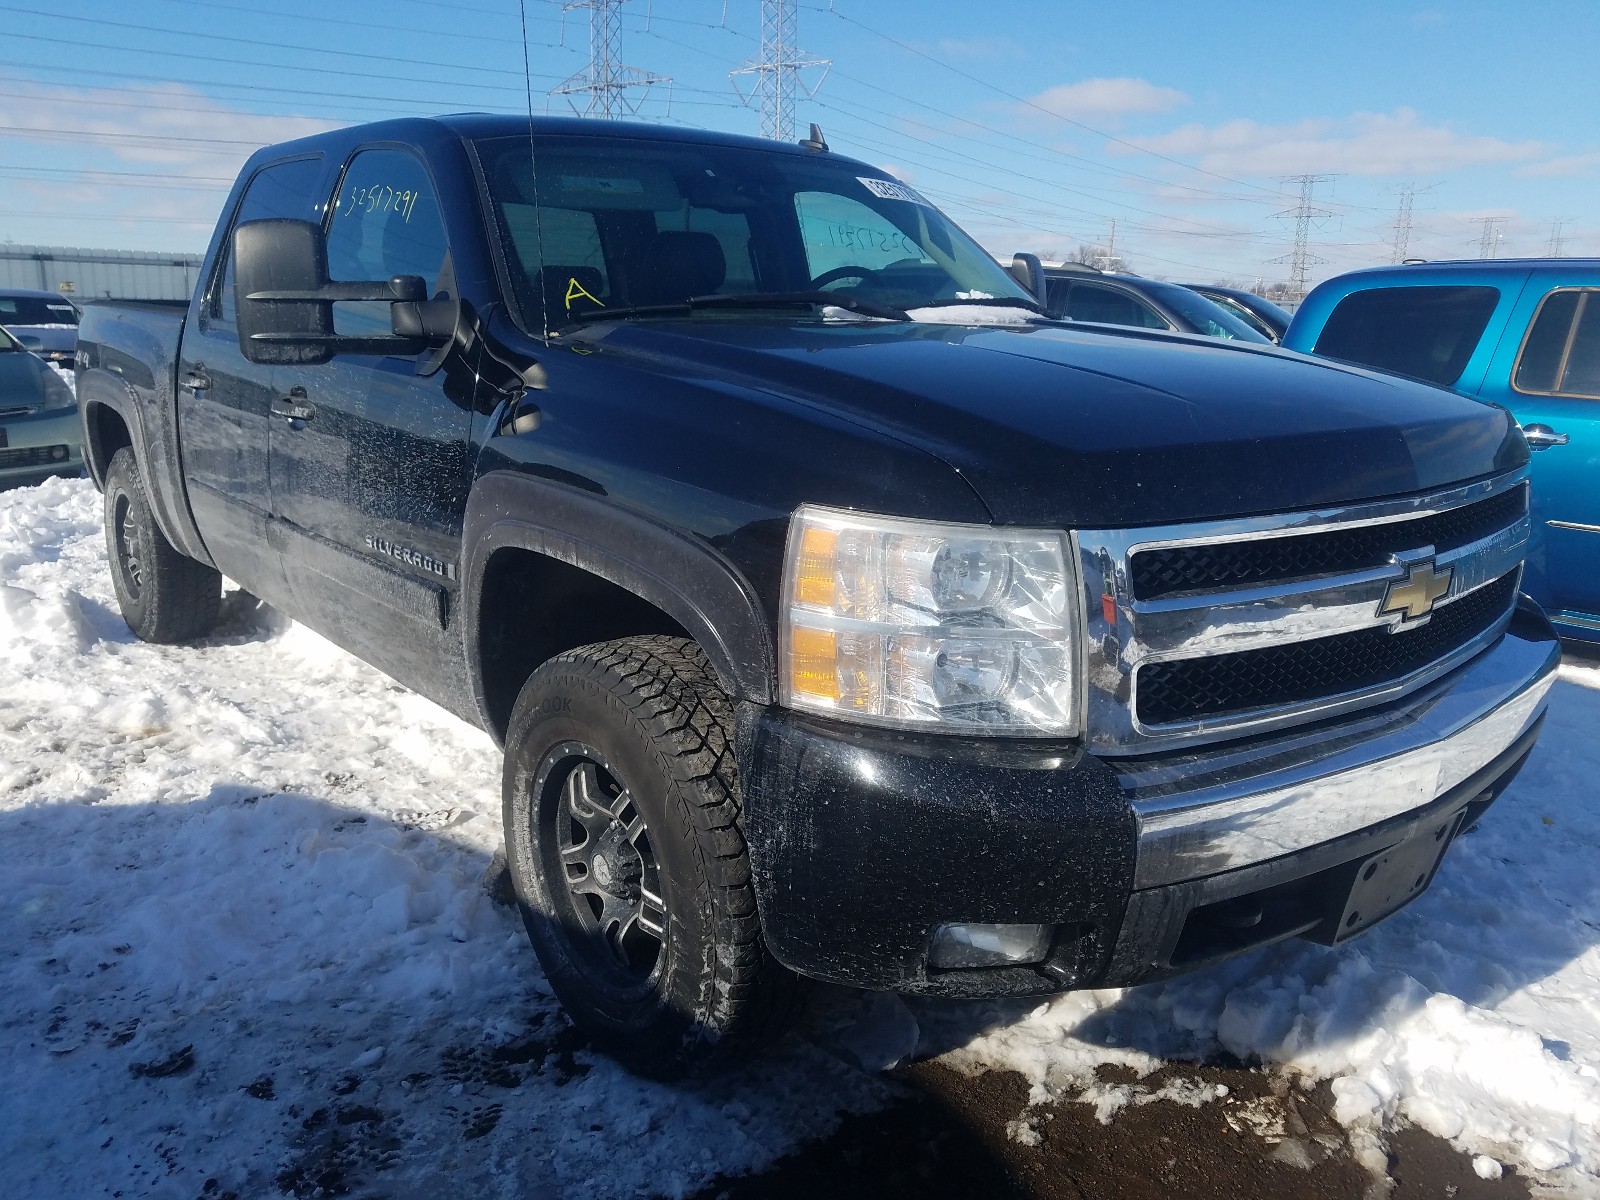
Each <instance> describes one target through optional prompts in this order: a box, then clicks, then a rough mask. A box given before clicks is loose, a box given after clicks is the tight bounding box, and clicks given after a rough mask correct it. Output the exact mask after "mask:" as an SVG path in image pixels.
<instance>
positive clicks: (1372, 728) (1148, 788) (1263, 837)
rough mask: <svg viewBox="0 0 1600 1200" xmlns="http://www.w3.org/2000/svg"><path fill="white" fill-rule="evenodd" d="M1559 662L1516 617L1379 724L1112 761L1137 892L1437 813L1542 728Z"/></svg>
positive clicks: (1531, 618)
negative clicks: (1433, 809) (1132, 843)
mask: <svg viewBox="0 0 1600 1200" xmlns="http://www.w3.org/2000/svg"><path fill="white" fill-rule="evenodd" d="M1560 658H1561V649H1560V644H1559V643H1558V642H1557V641H1556V640H1555V636H1554V632H1553V631H1552V630H1551V629H1550V627H1549V625H1548V623H1547V622H1545V621H1544V619H1543V617H1542V616H1540V615H1538V614H1537V610H1534V609H1531V608H1519V609H1518V611H1517V613H1516V616H1515V618H1514V619H1513V621H1512V624H1511V627H1510V629H1509V630H1508V631H1507V632H1506V633H1505V634H1504V636H1502V637H1501V638H1500V639H1499V641H1497V642H1496V643H1495V644H1494V645H1493V646H1492V647H1490V648H1489V649H1488V650H1485V651H1484V652H1483V653H1482V654H1480V655H1479V656H1478V657H1477V658H1475V659H1473V660H1472V661H1471V662H1469V663H1468V664H1466V665H1465V666H1463V667H1461V668H1459V669H1458V670H1457V671H1455V672H1453V673H1452V674H1450V675H1448V676H1446V677H1445V678H1443V679H1441V680H1439V681H1437V682H1436V683H1434V684H1433V685H1432V686H1430V687H1429V688H1427V689H1426V690H1425V691H1421V692H1417V693H1415V694H1413V695H1411V696H1409V697H1407V699H1406V700H1405V701H1404V702H1403V703H1402V704H1400V705H1397V706H1394V707H1391V708H1388V709H1386V710H1384V711H1382V712H1378V713H1366V714H1362V715H1361V716H1359V717H1356V718H1352V719H1347V720H1344V721H1340V722H1337V723H1324V724H1322V725H1319V726H1317V727H1315V728H1313V729H1307V730H1300V731H1297V732H1294V733H1289V734H1285V735H1280V736H1274V737H1269V738H1265V739H1259V740H1255V741H1252V742H1251V743H1249V744H1248V745H1245V746H1234V747H1227V746H1224V747H1217V748H1206V749H1203V750H1198V751H1196V752H1193V753H1190V754H1183V755H1178V754H1166V755H1162V756H1161V757H1159V758H1149V759H1123V760H1117V761H1115V762H1114V763H1113V765H1114V766H1115V768H1116V770H1117V772H1118V776H1119V779H1120V781H1121V783H1122V786H1123V788H1124V789H1125V791H1126V792H1127V794H1128V796H1129V797H1130V799H1131V801H1132V804H1133V808H1134V810H1135V813H1136V814H1137V820H1138V856H1137V860H1136V866H1135V872H1134V887H1135V889H1136V890H1137V889H1141V888H1150V887H1158V886H1161V885H1164V884H1173V883H1180V882H1183V881H1186V880H1193V879H1199V878H1201V877H1204V876H1213V875H1217V874H1219V873H1221V872H1224V871H1230V870H1234V869H1236V868H1240V867H1246V866H1250V865H1252V864H1255V863H1260V862H1265V861H1267V860H1269V859H1275V858H1280V857H1282V856H1284V855H1287V854H1293V853H1295V852H1296V851H1301V850H1305V849H1308V848H1310V847H1313V846H1316V845H1319V844H1321V843H1324V842H1330V841H1333V840H1334V839H1336V838H1340V837H1343V836H1345V835H1347V834H1351V833H1354V832H1357V831H1359V830H1361V829H1365V828H1367V827H1369V826H1373V825H1377V824H1380V823H1381V822H1384V821H1386V820H1389V819H1391V818H1395V817H1399V816H1403V815H1405V814H1406V813H1409V812H1412V811H1414V810H1417V809H1420V808H1423V807H1425V806H1427V805H1429V804H1431V803H1432V802H1433V801H1435V800H1437V799H1438V798H1439V797H1440V796H1443V795H1444V794H1446V793H1447V792H1449V791H1450V790H1451V789H1452V788H1456V787H1459V786H1460V785H1461V784H1462V783H1463V782H1465V781H1466V780H1468V779H1470V778H1471V777H1472V776H1473V775H1474V774H1476V773H1477V772H1479V771H1481V770H1483V769H1484V768H1485V767H1486V766H1488V765H1489V764H1490V763H1492V762H1494V760H1495V759H1496V758H1498V757H1500V756H1501V755H1503V754H1504V753H1505V752H1506V751H1507V750H1508V749H1509V748H1511V747H1512V746H1513V745H1515V744H1516V743H1517V741H1518V740H1519V739H1520V738H1522V737H1523V735H1524V734H1526V733H1527V732H1528V730H1529V729H1530V728H1531V727H1532V726H1533V725H1534V724H1535V722H1537V721H1538V720H1539V718H1540V716H1541V715H1542V713H1543V711H1544V708H1545V704H1546V697H1547V694H1548V693H1549V690H1550V686H1551V684H1552V683H1553V682H1554V680H1555V673H1556V667H1557V665H1558V663H1559V662H1560Z"/></svg>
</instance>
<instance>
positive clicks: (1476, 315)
mask: <svg viewBox="0 0 1600 1200" xmlns="http://www.w3.org/2000/svg"><path fill="white" fill-rule="evenodd" d="M1283 344H1284V346H1286V347H1287V348H1289V349H1291V350H1301V351H1304V352H1306V353H1310V354H1318V355H1322V356H1324V357H1327V358H1335V359H1339V360H1341V361H1343V362H1349V363H1357V364H1360V365H1363V366H1369V367H1377V368H1380V369H1382V370H1385V371H1393V372H1395V373H1397V374H1400V375H1409V376H1411V377H1412V378H1414V379H1421V380H1425V381H1426V382H1428V383H1435V384H1438V385H1439V386H1441V387H1447V388H1453V389H1455V390H1456V391H1458V392H1462V393H1464V394H1466V395H1468V396H1475V397H1477V398H1479V399H1481V400H1492V401H1493V402H1494V403H1496V404H1499V405H1503V406H1504V407H1506V408H1508V409H1510V410H1511V412H1512V413H1513V414H1515V416H1516V418H1517V421H1518V423H1519V424H1520V425H1521V426H1522V432H1523V435H1524V436H1525V437H1526V438H1527V439H1528V446H1529V449H1531V450H1532V451H1533V455H1532V458H1533V467H1532V479H1533V497H1532V499H1533V503H1532V515H1533V521H1534V530H1533V542H1532V544H1531V546H1530V547H1529V552H1528V563H1527V570H1526V574H1525V576H1524V579H1523V590H1524V591H1526V592H1527V593H1528V594H1529V595H1531V596H1532V597H1533V598H1534V599H1535V600H1537V601H1538V602H1539V603H1540V604H1541V605H1543V606H1544V609H1545V611H1546V612H1547V613H1549V615H1550V619H1551V621H1553V622H1554V623H1555V625H1556V628H1557V629H1558V630H1559V631H1560V633H1561V634H1562V636H1563V637H1568V638H1573V639H1576V640H1579V641H1585V642H1590V643H1594V644H1596V645H1600V259H1594V258H1535V259H1503V260H1498V261H1482V260H1478V261H1470V262H1438V263H1418V264H1408V265H1405V266H1397V267H1378V268H1373V269H1371V270H1365V271H1352V272H1351V273H1350V274H1348V275H1340V276H1338V277H1336V278H1334V279H1330V280H1328V281H1327V282H1326V283H1323V284H1320V285H1318V286H1317V287H1316V288H1315V289H1313V290H1312V292H1311V294H1310V295H1309V296H1307V297H1306V299H1305V302H1304V303H1303V304H1302V305H1301V306H1300V308H1299V310H1298V311H1297V312H1296V313H1295V315H1294V320H1293V322H1291V323H1290V325H1289V329H1288V332H1287V333H1285V334H1284V337H1283Z"/></svg>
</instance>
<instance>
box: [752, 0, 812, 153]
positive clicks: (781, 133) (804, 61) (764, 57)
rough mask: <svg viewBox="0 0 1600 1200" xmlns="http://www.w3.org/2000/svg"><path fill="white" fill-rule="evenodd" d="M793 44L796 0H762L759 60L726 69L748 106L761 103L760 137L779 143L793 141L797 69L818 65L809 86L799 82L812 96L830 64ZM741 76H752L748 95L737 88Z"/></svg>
mask: <svg viewBox="0 0 1600 1200" xmlns="http://www.w3.org/2000/svg"><path fill="white" fill-rule="evenodd" d="M804 55H805V51H803V50H801V49H799V48H798V47H797V46H796V45H795V0H761V61H760V62H753V63H750V64H748V65H747V66H743V67H739V68H738V69H737V70H733V71H729V72H728V79H729V81H730V82H731V83H732V84H733V90H734V91H736V92H739V99H740V100H743V101H744V103H745V104H746V105H747V106H748V105H749V104H750V102H751V101H752V100H757V99H759V101H760V104H761V136H762V137H764V138H772V139H773V140H774V141H779V142H792V141H794V91H795V85H796V83H797V82H799V80H800V72H801V71H802V70H805V69H807V68H809V67H821V68H822V75H821V77H819V78H818V79H817V82H816V83H815V84H813V85H812V86H811V87H806V86H805V84H804V83H800V87H801V90H803V91H804V92H805V94H806V96H807V98H809V97H811V96H815V95H816V94H817V89H818V88H820V87H821V86H822V81H823V80H824V79H826V78H827V77H828V68H829V67H830V66H832V63H831V61H830V60H828V59H825V58H810V59H808V58H806V57H804ZM740 75H754V76H755V77H756V79H755V87H754V89H753V90H752V91H751V93H750V94H749V95H748V96H747V95H745V94H744V92H742V91H740V90H739V79H738V77H739V76H740Z"/></svg>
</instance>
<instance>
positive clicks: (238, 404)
mask: <svg viewBox="0 0 1600 1200" xmlns="http://www.w3.org/2000/svg"><path fill="white" fill-rule="evenodd" d="M322 172H323V160H322V157H321V156H320V155H317V156H314V157H309V158H298V159H290V160H288V161H286V162H280V163H272V164H269V165H268V166H265V167H263V168H261V170H259V171H257V172H256V173H255V175H254V176H253V177H252V178H251V180H250V182H249V184H248V185H247V186H246V188H245V191H244V195H243V197H241V199H240V201H239V208H238V211H237V212H236V213H235V214H234V217H233V221H232V224H231V225H230V226H229V232H228V235H227V237H226V239H225V242H224V245H223V247H222V250H221V252H220V253H219V254H218V256H217V265H216V267H215V268H214V270H213V279H212V282H211V286H209V287H208V288H207V289H206V293H205V296H204V298H203V300H202V301H201V302H200V304H199V305H198V306H197V308H196V310H195V311H194V312H193V313H192V314H191V317H190V320H189V321H188V322H187V324H186V325H185V327H184V333H183V348H182V352H181V355H180V361H179V363H178V398H177V407H178V421H179V424H180V427H181V428H182V430H183V437H182V439H181V441H182V446H183V474H184V481H185V483H186V484H187V486H188V493H189V504H190V507H191V508H192V509H193V511H194V517H195V524H196V525H197V526H198V528H199V530H200V536H201V538H202V539H203V540H204V541H205V544H206V549H207V550H208V551H209V552H210V554H211V557H212V560H213V561H214V562H215V563H216V564H217V567H218V568H219V569H220V570H221V571H222V573H223V574H224V575H227V576H228V577H229V578H230V579H233V580H235V581H237V582H238V583H240V584H241V585H243V586H244V587H245V588H247V589H249V590H250V591H251V592H253V593H255V594H256V595H258V596H260V597H262V598H263V599H265V600H267V601H269V602H272V603H277V604H282V603H283V602H284V598H285V583H284V579H283V572H282V564H281V562H280V561H279V558H278V554H277V552H276V550H275V549H274V548H273V547H272V546H271V544H270V543H269V539H268V528H269V516H270V511H271V488H270V484H269V480H268V474H267V470H268V468H267V454H268V429H269V420H270V409H271V404H272V400H273V397H274V396H275V395H276V393H275V392H274V391H273V379H272V375H273V369H272V368H271V367H270V366H264V365H261V364H258V363H252V362H249V361H247V360H246V359H245V357H244V354H243V353H242V352H241V351H240V349H239V333H238V328H237V325H236V323H235V308H234V295H233V246H232V241H233V230H234V229H236V228H237V227H238V226H239V225H240V224H242V223H243V222H245V221H255V220H260V219H263V218H267V217H292V218H294V219H296V220H301V221H307V220H314V219H316V216H317V205H318V203H319V201H320V198H321V191H322V188H321V187H320V186H319V185H320V183H321V179H322Z"/></svg>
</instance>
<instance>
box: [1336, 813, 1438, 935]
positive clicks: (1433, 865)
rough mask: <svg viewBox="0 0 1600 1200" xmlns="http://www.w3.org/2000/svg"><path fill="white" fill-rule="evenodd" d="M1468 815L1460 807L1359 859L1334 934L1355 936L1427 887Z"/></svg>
mask: <svg viewBox="0 0 1600 1200" xmlns="http://www.w3.org/2000/svg"><path fill="white" fill-rule="evenodd" d="M1462 816H1463V814H1462V813H1461V812H1455V813H1451V814H1450V815H1449V816H1445V817H1441V818H1440V819H1439V822H1438V824H1436V825H1430V826H1428V827H1426V828H1424V829H1421V830H1419V831H1417V832H1416V833H1415V834H1413V835H1412V836H1411V837H1408V838H1407V839H1406V840H1405V841H1403V842H1396V843H1395V844H1394V845H1392V846H1389V847H1387V848H1386V849H1383V850H1380V851H1378V852H1377V853H1376V854H1374V855H1372V856H1371V857H1369V858H1367V859H1365V860H1364V861H1363V862H1361V863H1360V864H1359V865H1357V867H1356V872H1355V879H1354V881H1353V882H1352V883H1351V885H1350V893H1349V895H1348V896H1347V897H1346V899H1345V903H1344V911H1343V912H1342V913H1340V914H1339V923H1338V924H1337V925H1336V926H1335V927H1334V929H1333V931H1332V932H1333V936H1332V938H1330V939H1329V940H1330V941H1331V942H1333V944H1335V945H1337V944H1338V943H1340V942H1342V941H1345V940H1346V939H1348V938H1353V937H1355V936H1356V934H1358V933H1361V932H1363V931H1364V930H1366V929H1368V928H1370V927H1371V926H1373V925H1376V924H1377V923H1378V922H1379V921H1381V920H1383V919H1384V918H1385V917H1387V916H1390V915H1392V914H1394V913H1395V912H1397V911H1399V910H1400V909H1401V908H1404V907H1405V906H1406V905H1407V904H1410V903H1411V901H1413V900H1415V899H1416V898H1417V897H1418V896H1420V895H1421V894H1422V893H1423V892H1425V891H1427V890H1428V885H1429V884H1431V883H1432V882H1433V877H1434V874H1435V873H1436V872H1437V871H1438V870H1439V864H1440V863H1441V862H1442V861H1444V854H1445V851H1446V850H1448V849H1449V848H1450V843H1451V842H1453V841H1454V840H1455V836H1456V830H1457V829H1458V828H1459V827H1460V824H1461V818H1462Z"/></svg>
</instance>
